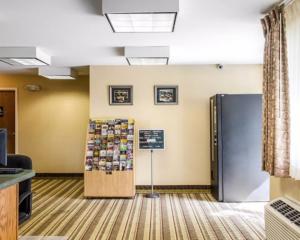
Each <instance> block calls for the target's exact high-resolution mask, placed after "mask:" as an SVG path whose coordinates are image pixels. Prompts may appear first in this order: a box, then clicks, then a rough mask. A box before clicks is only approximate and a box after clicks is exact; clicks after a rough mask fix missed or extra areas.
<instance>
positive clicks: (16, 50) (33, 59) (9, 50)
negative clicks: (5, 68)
mask: <svg viewBox="0 0 300 240" xmlns="http://www.w3.org/2000/svg"><path fill="white" fill-rule="evenodd" d="M0 61H2V62H4V63H7V64H9V65H11V66H26V67H30V66H47V65H50V64H51V57H50V56H49V55H47V54H45V53H44V52H43V51H41V50H40V49H39V48H37V47H0Z"/></svg>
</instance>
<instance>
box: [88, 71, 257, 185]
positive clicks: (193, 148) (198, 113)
mask: <svg viewBox="0 0 300 240" xmlns="http://www.w3.org/2000/svg"><path fill="white" fill-rule="evenodd" d="M114 84H115V85H118V84H123V85H133V86H134V105H133V106H109V104H108V85H114ZM156 84H171V85H173V84H176V85H179V105H177V106H170V105H169V106H157V105H154V103H153V101H154V96H153V86H154V85H156ZM261 91H262V67H261V65H232V66H225V68H224V70H222V71H220V70H217V69H216V68H215V66H168V67H104V66H92V67H91V68H90V115H91V117H95V118H96V117H132V118H135V119H136V123H137V128H160V129H165V130H166V150H164V151H155V153H154V161H155V162H154V164H155V184H167V185H169V184H170V185H172V184H175V185H177V184H178V185H180V184H181V185H185V184H201V185H208V184H210V151H209V144H210V143H209V97H211V96H212V95H214V94H216V93H261ZM149 160H150V153H149V152H148V151H137V152H136V182H137V184H149V179H150V173H149V166H150V165H149V163H150V161H149Z"/></svg>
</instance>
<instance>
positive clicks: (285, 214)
mask: <svg viewBox="0 0 300 240" xmlns="http://www.w3.org/2000/svg"><path fill="white" fill-rule="evenodd" d="M265 224H266V237H267V239H268V240H281V239H282V240H299V239H300V204H299V203H298V202H296V201H292V200H289V199H287V198H277V199H275V200H273V201H271V202H270V203H269V204H267V205H266V206H265Z"/></svg>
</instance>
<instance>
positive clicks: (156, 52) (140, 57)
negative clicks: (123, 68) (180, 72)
mask: <svg viewBox="0 0 300 240" xmlns="http://www.w3.org/2000/svg"><path fill="white" fill-rule="evenodd" d="M169 52H170V51H169V47H168V46H163V47H125V57H126V60H127V62H128V64H129V65H131V66H135V65H168V63H169V55H170V53H169Z"/></svg>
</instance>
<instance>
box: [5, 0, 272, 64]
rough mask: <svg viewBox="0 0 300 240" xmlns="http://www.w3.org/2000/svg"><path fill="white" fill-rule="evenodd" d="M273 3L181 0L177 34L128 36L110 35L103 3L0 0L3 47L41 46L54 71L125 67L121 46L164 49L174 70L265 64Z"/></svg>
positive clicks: (88, 0)
mask: <svg viewBox="0 0 300 240" xmlns="http://www.w3.org/2000/svg"><path fill="white" fill-rule="evenodd" d="M123 1H124V0H123ZM162 1H163V0H162ZM275 2H277V1H276V0H243V1H242V0H206V1H205V0H180V10H179V15H178V18H177V24H176V27H175V32H174V33H159V34H157V33H153V34H149V33H146V34H139V33H135V34H127V33H113V32H112V30H111V28H110V26H109V24H108V22H107V20H106V18H105V17H103V16H102V15H101V0H25V1H24V0H0V46H38V47H40V48H41V49H42V50H44V51H45V52H47V53H48V54H50V55H52V56H53V58H52V63H53V65H54V66H86V65H127V62H126V60H125V57H123V55H124V52H123V48H122V47H124V46H163V45H169V46H170V61H169V64H171V65H172V64H215V63H223V64H244V63H250V64H252V63H262V55H263V34H262V29H261V25H260V18H261V12H263V11H264V10H265V9H267V8H269V7H270V6H271V5H273V4H274V3H275ZM10 68H11V67H9V66H7V65H5V64H0V70H1V69H2V70H8V69H10Z"/></svg>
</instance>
